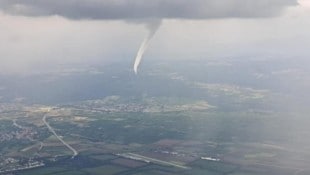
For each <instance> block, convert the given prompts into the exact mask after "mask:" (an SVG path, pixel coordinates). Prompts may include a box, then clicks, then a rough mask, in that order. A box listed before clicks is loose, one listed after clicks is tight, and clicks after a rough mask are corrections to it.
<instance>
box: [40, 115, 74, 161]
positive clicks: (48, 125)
mask: <svg viewBox="0 0 310 175" xmlns="http://www.w3.org/2000/svg"><path fill="white" fill-rule="evenodd" d="M46 117H47V115H46V114H45V115H44V116H43V118H42V120H43V122H44V124H45V125H46V126H47V128H48V130H49V131H50V132H51V133H53V134H54V136H55V137H56V138H57V139H58V140H59V141H61V143H63V144H64V145H65V146H66V147H67V148H68V149H70V150H71V151H72V152H73V155H72V158H74V157H75V156H77V155H78V154H79V152H78V151H77V150H75V149H74V148H73V147H72V146H70V145H69V144H68V143H67V142H65V141H64V140H63V139H62V138H61V137H60V136H59V135H57V133H56V132H55V130H54V128H52V127H51V125H50V124H49V123H48V122H47V121H46Z"/></svg>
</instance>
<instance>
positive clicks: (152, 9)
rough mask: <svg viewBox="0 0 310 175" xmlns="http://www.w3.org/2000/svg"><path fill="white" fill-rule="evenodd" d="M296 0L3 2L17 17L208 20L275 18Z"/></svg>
mask: <svg viewBox="0 0 310 175" xmlns="http://www.w3.org/2000/svg"><path fill="white" fill-rule="evenodd" d="M296 4H297V0H0V9H1V11H3V12H5V13H9V14H14V15H26V16H49V15H60V16H63V17H66V18H71V19H111V20H112V19H120V20H130V19H143V18H176V19H208V18H227V17H240V18H247V17H268V16H275V15H277V14H278V13H279V12H281V10H283V9H284V8H285V7H288V6H292V5H296Z"/></svg>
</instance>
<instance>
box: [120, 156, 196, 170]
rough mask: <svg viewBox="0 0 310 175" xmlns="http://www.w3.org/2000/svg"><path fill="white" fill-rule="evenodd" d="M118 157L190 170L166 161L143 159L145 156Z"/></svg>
mask: <svg viewBox="0 0 310 175" xmlns="http://www.w3.org/2000/svg"><path fill="white" fill-rule="evenodd" d="M118 155H119V156H122V157H126V158H130V159H136V160H143V161H146V162H153V163H155V164H160V165H165V166H174V167H177V168H181V169H190V168H189V167H187V166H183V165H179V164H176V163H172V162H167V161H163V160H159V159H154V158H151V157H145V156H142V155H139V154H134V153H123V154H118Z"/></svg>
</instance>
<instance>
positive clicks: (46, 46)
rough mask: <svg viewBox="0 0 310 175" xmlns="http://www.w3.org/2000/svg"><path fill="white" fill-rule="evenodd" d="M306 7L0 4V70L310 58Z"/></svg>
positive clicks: (289, 0)
mask: <svg viewBox="0 0 310 175" xmlns="http://www.w3.org/2000/svg"><path fill="white" fill-rule="evenodd" d="M309 17H310V0H300V1H299V5H298V3H297V1H296V0H259V1H257V0H225V1H218V0H191V1H188V0H169V1H167V0H151V1H147V3H146V1H144V0H131V1H129V0H88V1H85V0H66V1H56V0H45V1H33V0H0V38H1V40H0V61H1V64H0V70H1V73H16V72H24V71H28V70H31V69H32V68H33V67H35V66H38V65H45V66H51V67H52V66H54V65H57V64H62V63H64V64H72V63H96V62H103V63H104V62H105V61H108V60H115V59H117V60H120V59H124V60H127V61H128V60H132V62H133V61H134V60H133V59H134V57H135V54H136V51H137V49H138V47H139V45H140V42H141V41H142V40H143V37H144V36H145V35H146V32H147V30H146V28H145V25H147V24H149V23H151V22H152V20H154V19H163V24H162V26H161V27H160V29H159V31H158V33H157V34H156V36H155V37H154V38H153V40H152V43H151V45H150V48H149V50H148V51H147V53H146V55H145V59H204V58H210V57H221V56H238V55H256V54H259V55H269V54H278V55H281V54H285V55H291V56H294V55H296V56H310V53H309V51H308V50H309V49H308V46H309V45H310V33H309V32H308V31H310V20H309Z"/></svg>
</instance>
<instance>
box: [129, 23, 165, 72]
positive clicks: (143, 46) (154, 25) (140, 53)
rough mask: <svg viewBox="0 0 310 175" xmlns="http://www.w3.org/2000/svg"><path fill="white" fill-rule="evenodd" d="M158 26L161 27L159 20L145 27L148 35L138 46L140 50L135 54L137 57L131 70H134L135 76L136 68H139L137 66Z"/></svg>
mask: <svg viewBox="0 0 310 175" xmlns="http://www.w3.org/2000/svg"><path fill="white" fill-rule="evenodd" d="M160 25H161V20H158V21H155V22H152V23H149V24H148V25H147V28H148V30H149V31H148V34H147V35H146V37H145V38H144V40H143V42H142V43H141V46H140V48H139V50H138V53H137V56H136V59H135V64H134V66H133V70H134V72H135V74H137V73H138V68H139V65H140V63H141V60H142V57H143V55H144V53H145V51H146V50H147V48H148V46H149V44H150V41H151V39H152V38H153V36H154V35H155V33H156V32H157V30H158V28H159V27H160Z"/></svg>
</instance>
